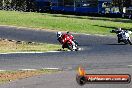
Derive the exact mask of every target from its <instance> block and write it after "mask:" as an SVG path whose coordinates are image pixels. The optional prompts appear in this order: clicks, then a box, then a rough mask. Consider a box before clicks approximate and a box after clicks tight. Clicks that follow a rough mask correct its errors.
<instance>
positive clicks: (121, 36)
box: [111, 30, 132, 45]
mask: <svg viewBox="0 0 132 88" xmlns="http://www.w3.org/2000/svg"><path fill="white" fill-rule="evenodd" d="M111 33H116V34H117V37H118V43H120V42H123V43H124V44H130V45H132V43H131V39H130V36H129V34H131V33H132V32H131V31H125V30H122V31H120V32H119V31H118V30H112V31H111Z"/></svg>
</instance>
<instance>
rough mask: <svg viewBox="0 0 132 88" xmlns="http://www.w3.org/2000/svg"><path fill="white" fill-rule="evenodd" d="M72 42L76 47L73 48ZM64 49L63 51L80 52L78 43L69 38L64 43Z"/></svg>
mask: <svg viewBox="0 0 132 88" xmlns="http://www.w3.org/2000/svg"><path fill="white" fill-rule="evenodd" d="M72 42H74V43H75V46H73V43H72ZM62 48H63V49H64V48H68V49H69V50H71V51H78V50H79V47H78V43H77V41H75V40H74V41H73V40H71V39H69V38H65V41H64V43H63V45H62Z"/></svg>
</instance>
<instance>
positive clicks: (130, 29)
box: [93, 25, 132, 31]
mask: <svg viewBox="0 0 132 88" xmlns="http://www.w3.org/2000/svg"><path fill="white" fill-rule="evenodd" d="M93 26H98V27H103V28H109V29H118V28H117V27H112V26H100V25H93ZM122 29H123V30H129V31H132V28H122Z"/></svg>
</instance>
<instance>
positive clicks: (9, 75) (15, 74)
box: [0, 70, 58, 83]
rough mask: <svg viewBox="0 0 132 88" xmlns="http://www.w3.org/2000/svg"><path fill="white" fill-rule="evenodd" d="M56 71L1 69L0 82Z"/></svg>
mask: <svg viewBox="0 0 132 88" xmlns="http://www.w3.org/2000/svg"><path fill="white" fill-rule="evenodd" d="M53 72H58V71H57V70H33V71H3V72H0V83H4V82H9V81H13V80H16V79H18V80H19V79H24V78H28V77H33V76H38V75H42V74H47V73H53Z"/></svg>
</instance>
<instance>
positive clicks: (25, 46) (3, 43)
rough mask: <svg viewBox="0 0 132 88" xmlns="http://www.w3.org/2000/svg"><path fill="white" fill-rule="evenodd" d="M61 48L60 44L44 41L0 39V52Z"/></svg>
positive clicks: (41, 50)
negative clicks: (30, 41)
mask: <svg viewBox="0 0 132 88" xmlns="http://www.w3.org/2000/svg"><path fill="white" fill-rule="evenodd" d="M59 49H61V45H57V44H56V45H55V44H46V43H27V42H19V43H17V42H16V41H13V42H11V41H8V40H0V53H8V52H46V51H57V50H59Z"/></svg>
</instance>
